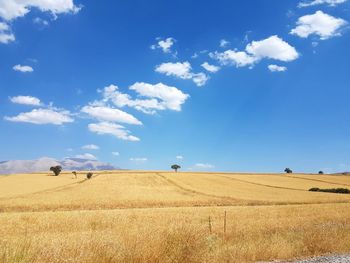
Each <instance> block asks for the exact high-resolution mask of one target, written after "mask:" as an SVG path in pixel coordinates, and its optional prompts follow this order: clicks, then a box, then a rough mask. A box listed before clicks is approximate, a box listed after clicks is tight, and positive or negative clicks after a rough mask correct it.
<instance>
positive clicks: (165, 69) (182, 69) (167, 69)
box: [155, 61, 192, 79]
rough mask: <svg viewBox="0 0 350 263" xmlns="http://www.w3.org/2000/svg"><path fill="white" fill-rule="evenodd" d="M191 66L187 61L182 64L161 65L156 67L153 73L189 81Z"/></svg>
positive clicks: (169, 63)
mask: <svg viewBox="0 0 350 263" xmlns="http://www.w3.org/2000/svg"><path fill="white" fill-rule="evenodd" d="M191 70H192V67H191V64H190V63H189V62H188V61H185V62H183V63H181V62H177V63H172V62H168V63H163V64H160V65H158V66H157V67H156V69H155V71H156V72H158V73H162V74H165V75H167V76H175V77H178V78H181V79H191V78H192V74H191Z"/></svg>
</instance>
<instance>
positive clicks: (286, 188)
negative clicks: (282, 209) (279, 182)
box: [217, 175, 307, 192]
mask: <svg viewBox="0 0 350 263" xmlns="http://www.w3.org/2000/svg"><path fill="white" fill-rule="evenodd" d="M217 176H220V177H222V178H226V179H229V180H232V181H237V182H241V183H247V184H252V185H258V186H264V187H268V188H277V189H284V190H293V191H302V192H307V190H304V189H298V188H291V187H283V186H275V185H269V184H261V183H254V182H250V181H246V180H242V179H237V178H233V177H228V176H223V175H217Z"/></svg>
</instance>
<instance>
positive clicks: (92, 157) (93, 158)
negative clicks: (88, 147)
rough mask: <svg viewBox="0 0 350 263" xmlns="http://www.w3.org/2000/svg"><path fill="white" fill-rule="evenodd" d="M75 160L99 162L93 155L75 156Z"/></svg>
mask: <svg viewBox="0 0 350 263" xmlns="http://www.w3.org/2000/svg"><path fill="white" fill-rule="evenodd" d="M75 158H79V159H84V160H91V161H95V160H97V158H96V156H95V155H93V154H91V153H84V154H78V155H76V156H75Z"/></svg>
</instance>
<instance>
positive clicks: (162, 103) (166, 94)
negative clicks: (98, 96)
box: [101, 82, 189, 114]
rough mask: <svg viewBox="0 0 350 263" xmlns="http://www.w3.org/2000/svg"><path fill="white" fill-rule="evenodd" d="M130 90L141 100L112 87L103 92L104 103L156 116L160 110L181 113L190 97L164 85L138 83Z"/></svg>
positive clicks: (116, 87)
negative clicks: (182, 107) (183, 105)
mask: <svg viewBox="0 0 350 263" xmlns="http://www.w3.org/2000/svg"><path fill="white" fill-rule="evenodd" d="M129 89H130V90H133V91H135V92H136V93H137V96H138V97H140V98H137V99H133V98H132V97H131V96H130V95H129V94H125V93H122V92H120V91H119V88H118V86H115V85H110V86H108V87H105V88H104V89H103V90H102V91H101V92H102V95H103V100H102V102H103V103H108V102H112V103H113V104H114V105H115V106H117V107H125V106H128V107H131V108H135V109H136V110H139V111H142V112H144V113H147V114H154V113H156V111H158V110H174V111H181V106H182V104H184V103H185V101H186V100H187V99H188V97H189V95H188V94H185V93H183V92H182V91H181V90H179V89H177V88H175V87H170V86H167V85H164V84H162V83H158V84H155V85H153V84H149V83H144V82H137V83H135V84H134V85H132V86H130V87H129Z"/></svg>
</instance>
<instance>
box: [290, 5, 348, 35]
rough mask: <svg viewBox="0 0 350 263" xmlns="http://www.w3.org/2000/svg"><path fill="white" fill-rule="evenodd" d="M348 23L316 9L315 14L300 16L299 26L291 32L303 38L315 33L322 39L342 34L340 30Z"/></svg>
mask: <svg viewBox="0 0 350 263" xmlns="http://www.w3.org/2000/svg"><path fill="white" fill-rule="evenodd" d="M346 24H347V22H346V21H345V20H343V19H341V18H335V17H333V16H330V15H328V14H325V13H323V12H322V11H316V13H315V14H313V15H305V16H302V17H300V18H299V19H298V21H297V26H296V27H295V28H294V29H292V30H291V32H290V33H291V34H293V35H297V36H299V37H302V38H307V37H308V36H309V35H312V34H315V35H318V36H319V37H320V39H322V40H325V39H328V38H331V37H334V36H339V35H341V34H340V32H339V31H340V29H341V28H342V27H343V26H344V25H346Z"/></svg>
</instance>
